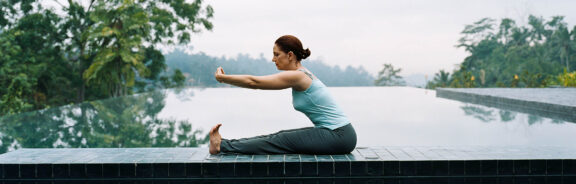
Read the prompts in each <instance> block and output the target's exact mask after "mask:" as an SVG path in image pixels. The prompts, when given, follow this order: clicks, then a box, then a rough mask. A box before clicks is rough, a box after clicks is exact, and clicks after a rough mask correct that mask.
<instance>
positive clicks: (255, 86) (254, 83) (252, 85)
mask: <svg viewBox="0 0 576 184" xmlns="http://www.w3.org/2000/svg"><path fill="white" fill-rule="evenodd" d="M246 87H247V88H250V89H260V83H259V82H258V81H256V80H254V78H252V77H251V78H249V79H248V81H247V82H246Z"/></svg>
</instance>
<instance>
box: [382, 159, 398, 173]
mask: <svg viewBox="0 0 576 184" xmlns="http://www.w3.org/2000/svg"><path fill="white" fill-rule="evenodd" d="M382 168H383V170H384V176H399V175H400V161H385V162H382Z"/></svg>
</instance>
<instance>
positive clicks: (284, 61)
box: [272, 44, 290, 70]
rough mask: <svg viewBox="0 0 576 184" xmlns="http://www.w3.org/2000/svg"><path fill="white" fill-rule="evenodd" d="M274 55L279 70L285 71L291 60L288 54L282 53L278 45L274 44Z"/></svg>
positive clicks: (273, 58) (273, 59)
mask: <svg viewBox="0 0 576 184" xmlns="http://www.w3.org/2000/svg"><path fill="white" fill-rule="evenodd" d="M273 54H274V57H272V61H273V62H274V63H276V68H278V70H284V69H286V68H287V67H288V66H289V64H290V58H289V56H288V53H286V52H284V51H282V50H281V49H280V48H279V47H278V46H277V45H276V44H274V50H273Z"/></svg>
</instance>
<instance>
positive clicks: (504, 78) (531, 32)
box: [431, 15, 576, 87]
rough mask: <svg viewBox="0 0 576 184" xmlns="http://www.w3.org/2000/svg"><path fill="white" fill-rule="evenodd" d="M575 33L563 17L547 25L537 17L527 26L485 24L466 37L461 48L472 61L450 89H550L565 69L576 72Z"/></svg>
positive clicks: (472, 27) (468, 31)
mask: <svg viewBox="0 0 576 184" xmlns="http://www.w3.org/2000/svg"><path fill="white" fill-rule="evenodd" d="M497 25H499V27H498V28H496V26H497ZM574 32H575V31H574V29H572V30H569V29H568V26H567V25H566V23H565V22H564V21H563V17H562V16H555V17H552V19H551V20H549V21H547V20H546V19H544V18H542V17H536V16H533V15H531V16H530V17H529V18H528V25H527V26H519V25H516V24H515V21H514V20H511V19H508V18H504V19H502V20H501V21H500V23H499V24H496V23H495V22H494V21H493V20H492V19H490V18H483V19H481V20H480V21H477V22H474V23H473V24H471V25H467V26H466V27H465V28H464V30H463V31H462V33H461V34H462V37H461V39H460V40H459V41H458V43H459V44H458V45H457V47H461V48H464V49H465V50H466V51H467V52H468V53H469V55H468V56H467V57H466V58H465V59H464V61H462V63H461V64H460V68H458V69H457V70H456V71H454V72H453V74H452V79H451V81H450V85H449V86H450V87H546V86H547V85H549V84H553V83H556V82H554V81H551V80H554V79H555V78H556V76H557V75H558V74H560V73H561V72H562V71H563V69H564V68H566V69H567V70H568V72H571V71H573V70H574V69H573V68H574V67H571V66H574V65H575V64H576V54H575V53H576V51H575V49H574V48H575V46H574V45H576V44H574V43H575V40H576V39H575V38H576V36H573V35H576V33H574ZM476 81H479V82H476ZM432 84H433V83H432ZM431 87H433V85H431Z"/></svg>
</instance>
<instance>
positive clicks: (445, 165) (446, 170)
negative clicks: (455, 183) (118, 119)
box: [432, 161, 450, 176]
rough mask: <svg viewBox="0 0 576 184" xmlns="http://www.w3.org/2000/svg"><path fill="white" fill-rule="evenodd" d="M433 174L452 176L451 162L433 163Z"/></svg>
mask: <svg viewBox="0 0 576 184" xmlns="http://www.w3.org/2000/svg"><path fill="white" fill-rule="evenodd" d="M432 170H433V172H432V174H433V175H434V176H449V175H450V162H449V161H432Z"/></svg>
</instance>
